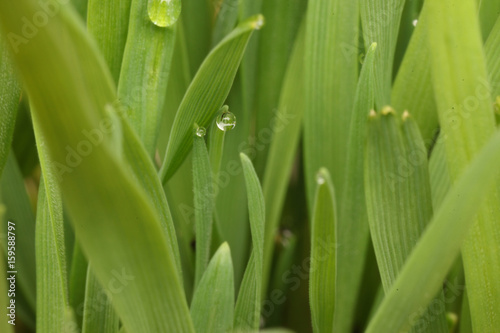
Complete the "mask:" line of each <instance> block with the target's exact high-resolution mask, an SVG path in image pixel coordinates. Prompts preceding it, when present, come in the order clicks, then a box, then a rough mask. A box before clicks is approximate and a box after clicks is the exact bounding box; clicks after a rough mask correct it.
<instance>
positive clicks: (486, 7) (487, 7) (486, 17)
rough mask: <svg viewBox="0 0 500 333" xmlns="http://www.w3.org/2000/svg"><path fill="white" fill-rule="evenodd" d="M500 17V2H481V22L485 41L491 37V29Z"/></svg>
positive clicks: (493, 0) (485, 0)
mask: <svg viewBox="0 0 500 333" xmlns="http://www.w3.org/2000/svg"><path fill="white" fill-rule="evenodd" d="M499 15H500V2H498V1H495V0H481V1H480V2H479V22H480V25H481V33H482V36H483V40H486V38H488V36H489V35H490V32H491V29H492V28H493V26H494V25H495V22H496V21H497V20H498V17H499Z"/></svg>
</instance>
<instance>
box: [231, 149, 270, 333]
mask: <svg viewBox="0 0 500 333" xmlns="http://www.w3.org/2000/svg"><path fill="white" fill-rule="evenodd" d="M240 157H241V163H242V165H243V174H244V176H245V183H246V189H247V196H248V214H249V215H250V229H251V232H252V245H253V248H252V254H251V256H250V260H249V261H248V265H247V268H246V271H245V275H244V276H243V282H242V283H241V288H240V292H239V294H238V299H237V301H236V310H235V314H234V328H235V330H237V331H238V332H240V331H241V332H247V331H252V330H258V328H259V324H260V308H261V299H262V296H261V293H262V263H263V254H264V228H265V204H264V195H263V194H262V188H261V186H260V183H259V178H258V177H257V174H256V172H255V169H254V167H253V165H252V162H251V161H250V159H249V158H248V156H246V155H245V154H243V153H241V154H240Z"/></svg>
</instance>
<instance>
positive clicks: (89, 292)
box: [82, 265, 120, 333]
mask: <svg viewBox="0 0 500 333" xmlns="http://www.w3.org/2000/svg"><path fill="white" fill-rule="evenodd" d="M91 267H92V266H91V265H89V266H88V270H87V284H86V287H85V306H84V312H83V324H82V333H94V332H102V333H116V332H118V325H119V323H120V321H119V318H118V316H117V315H116V314H115V310H114V309H113V306H112V304H111V300H110V299H109V296H108V294H107V293H106V290H105V289H104V288H102V287H101V285H100V284H99V282H98V281H97V279H96V277H95V275H94V273H93V272H92V268H91Z"/></svg>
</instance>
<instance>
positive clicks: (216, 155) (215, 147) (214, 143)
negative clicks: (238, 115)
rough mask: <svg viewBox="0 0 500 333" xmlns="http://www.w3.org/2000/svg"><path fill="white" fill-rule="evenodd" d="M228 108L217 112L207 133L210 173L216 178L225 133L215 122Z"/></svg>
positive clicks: (225, 107)
mask: <svg viewBox="0 0 500 333" xmlns="http://www.w3.org/2000/svg"><path fill="white" fill-rule="evenodd" d="M228 111H229V107H228V106H227V105H224V106H223V107H222V108H221V109H220V110H219V112H218V113H217V114H216V115H215V117H214V119H213V120H212V124H211V125H210V127H209V129H208V131H209V133H208V152H209V156H210V166H211V167H212V173H213V174H214V177H216V176H217V175H218V173H219V171H220V166H221V163H222V153H223V151H224V138H225V136H226V131H222V130H220V129H219V127H218V126H217V121H218V119H219V117H220V116H222V114H224V112H228Z"/></svg>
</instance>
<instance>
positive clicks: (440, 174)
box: [429, 140, 451, 210]
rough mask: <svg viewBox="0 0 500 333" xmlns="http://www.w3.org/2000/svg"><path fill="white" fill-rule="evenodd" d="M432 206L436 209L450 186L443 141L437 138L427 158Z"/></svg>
mask: <svg viewBox="0 0 500 333" xmlns="http://www.w3.org/2000/svg"><path fill="white" fill-rule="evenodd" d="M429 176H430V178H431V192H432V206H433V207H434V210H437V209H438V208H439V206H440V205H441V203H442V202H443V200H444V198H445V197H446V194H447V193H448V191H449V190H450V188H451V179H450V172H449V171H448V164H447V162H446V151H445V146H444V142H443V141H442V140H438V141H437V143H436V146H435V147H434V149H433V150H432V154H431V158H430V160H429Z"/></svg>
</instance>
